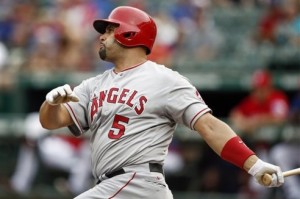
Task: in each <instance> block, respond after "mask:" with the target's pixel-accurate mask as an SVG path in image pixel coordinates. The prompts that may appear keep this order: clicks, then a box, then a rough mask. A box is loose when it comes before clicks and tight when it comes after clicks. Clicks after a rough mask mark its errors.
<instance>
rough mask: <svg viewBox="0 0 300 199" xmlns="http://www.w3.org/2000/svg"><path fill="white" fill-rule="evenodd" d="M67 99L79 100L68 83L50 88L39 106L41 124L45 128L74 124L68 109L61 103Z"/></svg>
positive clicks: (67, 100)
mask: <svg viewBox="0 0 300 199" xmlns="http://www.w3.org/2000/svg"><path fill="white" fill-rule="evenodd" d="M69 101H74V102H78V101H79V99H78V97H77V96H76V95H75V94H74V92H73V91H72V89H71V88H70V86H69V85H64V86H60V87H57V88H55V89H53V90H51V91H50V92H49V93H48V94H47V95H46V100H45V101H44V103H43V104H42V105H41V107H40V112H39V114H40V122H41V125H42V126H43V127H44V128H46V129H57V128H61V127H65V126H69V125H72V124H74V122H73V120H72V118H71V116H70V114H69V112H68V110H67V109H66V107H65V106H64V105H63V103H66V102H69Z"/></svg>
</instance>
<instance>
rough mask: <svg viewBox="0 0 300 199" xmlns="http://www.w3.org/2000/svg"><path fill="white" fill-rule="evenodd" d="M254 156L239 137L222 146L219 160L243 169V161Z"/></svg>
mask: <svg viewBox="0 0 300 199" xmlns="http://www.w3.org/2000/svg"><path fill="white" fill-rule="evenodd" d="M254 154H255V153H254V152H253V151H252V150H250V149H249V148H248V147H247V146H246V145H245V143H244V142H243V141H242V140H241V138H240V137H239V136H235V137H233V138H231V139H230V140H228V141H227V142H226V144H225V145H224V147H223V149H222V152H221V158H222V159H224V160H226V161H228V162H230V163H232V164H234V165H236V166H237V167H240V168H242V169H243V166H244V163H245V161H246V160H247V159H248V158H249V157H250V156H251V155H254Z"/></svg>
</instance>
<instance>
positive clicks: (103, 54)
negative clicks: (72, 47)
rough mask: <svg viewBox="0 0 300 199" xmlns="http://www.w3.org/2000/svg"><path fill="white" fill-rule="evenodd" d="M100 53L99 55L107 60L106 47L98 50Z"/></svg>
mask: <svg viewBox="0 0 300 199" xmlns="http://www.w3.org/2000/svg"><path fill="white" fill-rule="evenodd" d="M98 54H99V57H100V58H101V59H102V60H105V59H106V49H105V48H102V49H100V50H99V52H98Z"/></svg>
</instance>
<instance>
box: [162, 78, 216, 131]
mask: <svg viewBox="0 0 300 199" xmlns="http://www.w3.org/2000/svg"><path fill="white" fill-rule="evenodd" d="M166 107H167V113H168V115H169V116H170V117H172V118H173V120H175V121H176V122H178V123H180V124H184V125H185V126H187V127H189V128H190V129H192V130H194V124H195V122H196V121H197V120H198V118H200V117H201V116H202V115H203V114H205V113H207V112H211V109H210V108H209V107H208V106H207V105H206V104H205V102H204V100H203V99H202V97H201V95H200V94H199V92H198V91H197V89H196V88H195V87H194V86H193V85H192V84H191V83H190V82H189V81H188V80H187V79H186V78H184V77H182V76H180V75H179V76H177V78H176V81H175V83H174V86H173V88H171V91H170V93H169V95H168V99H167V104H166Z"/></svg>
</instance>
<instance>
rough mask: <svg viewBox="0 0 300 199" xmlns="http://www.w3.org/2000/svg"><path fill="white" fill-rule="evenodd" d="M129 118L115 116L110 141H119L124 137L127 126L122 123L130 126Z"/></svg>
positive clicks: (109, 135) (109, 134)
mask: <svg viewBox="0 0 300 199" xmlns="http://www.w3.org/2000/svg"><path fill="white" fill-rule="evenodd" d="M128 122H129V118H128V117H124V116H122V115H117V114H116V115H115V118H114V121H113V124H112V126H111V130H110V131H109V133H108V137H109V138H110V139H115V140H117V139H119V138H120V137H122V136H123V135H124V132H125V126H124V125H123V124H122V123H125V124H128Z"/></svg>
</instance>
